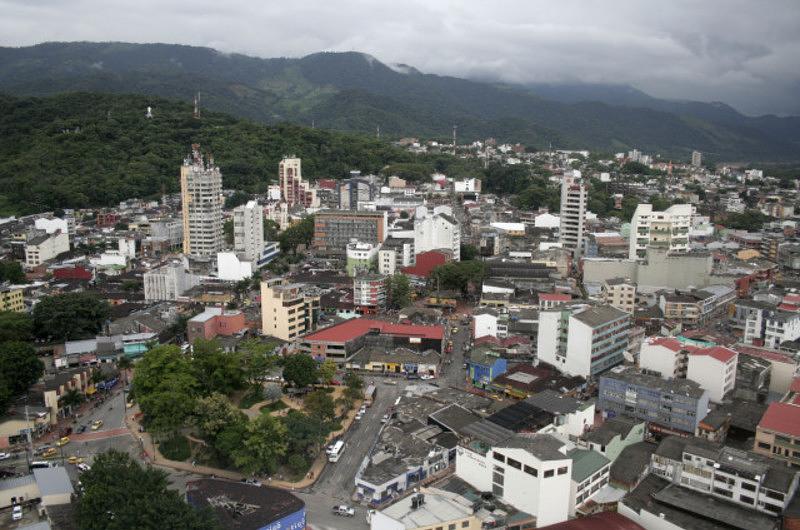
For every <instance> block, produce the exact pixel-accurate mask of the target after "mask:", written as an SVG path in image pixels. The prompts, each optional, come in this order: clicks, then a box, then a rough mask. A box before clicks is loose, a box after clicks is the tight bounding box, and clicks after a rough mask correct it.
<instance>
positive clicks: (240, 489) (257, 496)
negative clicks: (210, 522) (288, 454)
mask: <svg viewBox="0 0 800 530" xmlns="http://www.w3.org/2000/svg"><path fill="white" fill-rule="evenodd" d="M186 501H187V502H188V503H189V505H190V506H193V507H195V508H198V509H203V508H207V509H210V510H211V512H212V513H213V514H214V516H215V517H216V519H217V521H218V523H219V527H220V528H236V529H237V530H305V528H306V505H305V503H304V502H303V501H302V500H300V499H299V498H298V497H295V496H294V495H292V494H291V493H290V492H288V491H286V490H282V489H278V488H271V487H269V486H261V487H259V486H255V485H251V484H245V483H243V482H231V481H229V480H220V479H215V478H207V479H200V480H195V481H192V482H189V483H187V484H186Z"/></svg>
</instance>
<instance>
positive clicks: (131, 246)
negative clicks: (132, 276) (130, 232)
mask: <svg viewBox="0 0 800 530" xmlns="http://www.w3.org/2000/svg"><path fill="white" fill-rule="evenodd" d="M117 249H118V250H119V253H120V254H122V255H123V256H125V257H126V258H128V259H134V258H135V257H136V238H133V237H121V238H119V239H118V240H117Z"/></svg>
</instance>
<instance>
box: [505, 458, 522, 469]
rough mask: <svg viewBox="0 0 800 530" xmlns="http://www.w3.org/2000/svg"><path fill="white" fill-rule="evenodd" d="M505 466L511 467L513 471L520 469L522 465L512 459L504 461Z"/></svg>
mask: <svg viewBox="0 0 800 530" xmlns="http://www.w3.org/2000/svg"><path fill="white" fill-rule="evenodd" d="M506 464H508V465H509V466H511V467H513V468H514V469H522V464H520V463H519V462H517V461H516V460H514V459H513V458H509V459H507V460H506Z"/></svg>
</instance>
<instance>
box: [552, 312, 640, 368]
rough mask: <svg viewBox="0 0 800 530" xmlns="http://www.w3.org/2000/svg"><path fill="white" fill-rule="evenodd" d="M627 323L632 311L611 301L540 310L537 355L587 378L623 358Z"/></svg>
mask: <svg viewBox="0 0 800 530" xmlns="http://www.w3.org/2000/svg"><path fill="white" fill-rule="evenodd" d="M630 326H631V315H629V314H628V313H626V312H624V311H621V310H619V309H617V308H615V307H611V306H610V305H601V306H596V307H591V306H587V305H575V306H561V307H559V308H556V309H552V310H548V311H541V312H540V313H539V333H538V337H537V355H538V358H539V360H540V361H544V362H546V363H548V364H550V365H552V366H555V367H556V368H558V369H559V370H560V371H561V372H563V373H566V374H569V375H579V376H581V377H585V378H589V377H590V376H595V375H597V374H599V373H601V372H604V371H605V370H608V369H609V368H612V367H614V366H616V365H618V364H620V363H622V362H623V360H624V357H623V355H624V353H625V351H626V350H627V349H628V336H629V333H630Z"/></svg>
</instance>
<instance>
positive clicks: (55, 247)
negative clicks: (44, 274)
mask: <svg viewBox="0 0 800 530" xmlns="http://www.w3.org/2000/svg"><path fill="white" fill-rule="evenodd" d="M64 252H69V234H68V233H67V232H66V231H63V232H62V231H60V230H57V231H55V232H53V233H48V232H46V231H44V230H36V231H34V232H33V233H31V234H30V235H29V236H28V237H27V239H26V241H25V266H27V267H29V268H33V267H38V266H39V265H41V264H42V263H46V262H48V261H50V260H52V259H55V257H56V256H58V255H59V254H62V253H64Z"/></svg>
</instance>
